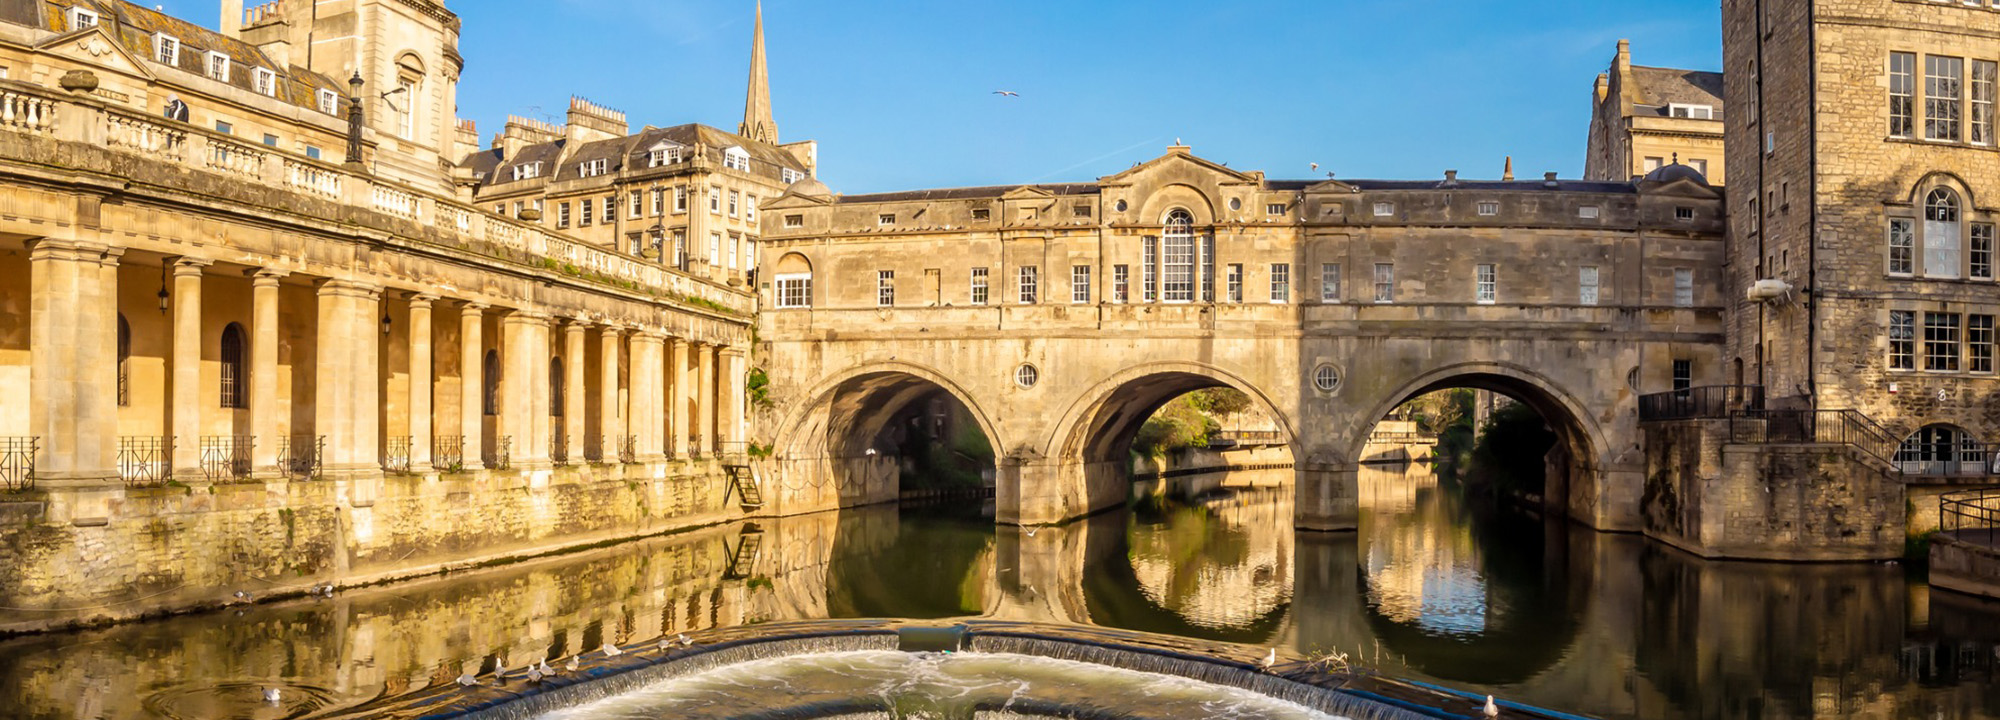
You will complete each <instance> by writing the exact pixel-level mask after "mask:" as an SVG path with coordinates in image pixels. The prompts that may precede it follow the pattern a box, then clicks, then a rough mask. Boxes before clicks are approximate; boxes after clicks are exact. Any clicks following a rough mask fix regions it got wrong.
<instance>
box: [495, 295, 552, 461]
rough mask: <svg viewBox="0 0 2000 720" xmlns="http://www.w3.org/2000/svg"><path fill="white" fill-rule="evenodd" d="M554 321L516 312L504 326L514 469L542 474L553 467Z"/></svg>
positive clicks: (506, 412)
mask: <svg viewBox="0 0 2000 720" xmlns="http://www.w3.org/2000/svg"><path fill="white" fill-rule="evenodd" d="M548 332H549V320H548V317H547V316H544V315H538V314H535V313H532V312H528V311H525V310H515V311H513V312H510V313H508V314H507V317H506V318H505V319H503V320H501V322H500V362H501V365H502V366H503V367H505V368H506V370H505V371H503V372H502V377H505V378H506V379H507V392H505V393H501V397H500V416H501V428H502V430H503V432H502V434H503V435H506V436H509V437H511V438H513V445H512V448H513V450H512V453H511V455H512V457H513V460H514V466H515V467H517V468H520V469H523V470H538V469H541V468H543V467H546V466H547V465H548V463H549V438H548V432H549V342H548Z"/></svg>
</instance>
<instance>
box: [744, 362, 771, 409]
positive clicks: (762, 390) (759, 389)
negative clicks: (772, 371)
mask: <svg viewBox="0 0 2000 720" xmlns="http://www.w3.org/2000/svg"><path fill="white" fill-rule="evenodd" d="M743 386H744V388H745V389H747V390H749V391H750V405H751V406H752V407H755V408H758V409H761V410H769V409H771V406H772V404H773V403H772V402H771V376H770V375H768V374H765V372H764V369H763V368H750V374H749V375H748V376H747V377H746V378H745V379H744V381H743Z"/></svg>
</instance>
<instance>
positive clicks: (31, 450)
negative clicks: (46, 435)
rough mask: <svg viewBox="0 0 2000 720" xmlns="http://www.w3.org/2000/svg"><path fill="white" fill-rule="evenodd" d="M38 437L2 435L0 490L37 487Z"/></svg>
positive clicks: (0, 445)
mask: <svg viewBox="0 0 2000 720" xmlns="http://www.w3.org/2000/svg"><path fill="white" fill-rule="evenodd" d="M41 441H42V439H41V438H38V437H0V490H10V491H11V490H33V489H35V452H36V451H37V450H40V449H41Z"/></svg>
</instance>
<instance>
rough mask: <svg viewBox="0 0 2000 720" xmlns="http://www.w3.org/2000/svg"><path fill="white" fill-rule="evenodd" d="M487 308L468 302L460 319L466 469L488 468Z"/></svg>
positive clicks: (461, 419) (461, 427) (461, 423)
mask: <svg viewBox="0 0 2000 720" xmlns="http://www.w3.org/2000/svg"><path fill="white" fill-rule="evenodd" d="M485 333H486V305H485V304H483V303H476V302H468V303H466V304H465V305H464V306H463V307H461V308H460V309H459V316H458V338H459V353H458V380H459V403H458V416H459V432H461V433H464V434H465V444H464V445H463V446H462V448H463V451H462V455H463V456H462V457H461V458H460V460H461V461H463V463H464V466H465V469H467V470H478V469H481V468H484V467H486V429H485V428H486V339H485Z"/></svg>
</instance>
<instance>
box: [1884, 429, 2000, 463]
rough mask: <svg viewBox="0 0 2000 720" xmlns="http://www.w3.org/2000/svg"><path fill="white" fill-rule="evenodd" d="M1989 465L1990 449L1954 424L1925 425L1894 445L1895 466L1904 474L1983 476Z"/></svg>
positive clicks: (1991, 458) (1990, 460) (1990, 459)
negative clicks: (1897, 444) (1895, 446)
mask: <svg viewBox="0 0 2000 720" xmlns="http://www.w3.org/2000/svg"><path fill="white" fill-rule="evenodd" d="M1992 464H1993V457H1992V452H1991V451H1990V450H1988V449H1987V448H1986V447H1985V446H1983V445H1980V444H1979V441H1978V439H1976V438H1974V437H1973V435H1972V433H1969V432H1966V431H1965V429H1964V428H1960V427H1958V426H1955V425H1948V424H1943V423H1938V424H1932V425H1925V426H1923V427H1922V428H1918V429H1917V431H1916V432H1914V433H1910V436H1909V437H1907V438H1904V439H1903V442H1902V444H1901V445H1899V446H1897V448H1896V467H1897V468H1898V469H1900V470H1902V471H1903V474H1905V475H1927V476H1949V475H1983V474H1986V472H1987V468H1988V467H1989V466H1991V465H1992Z"/></svg>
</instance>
